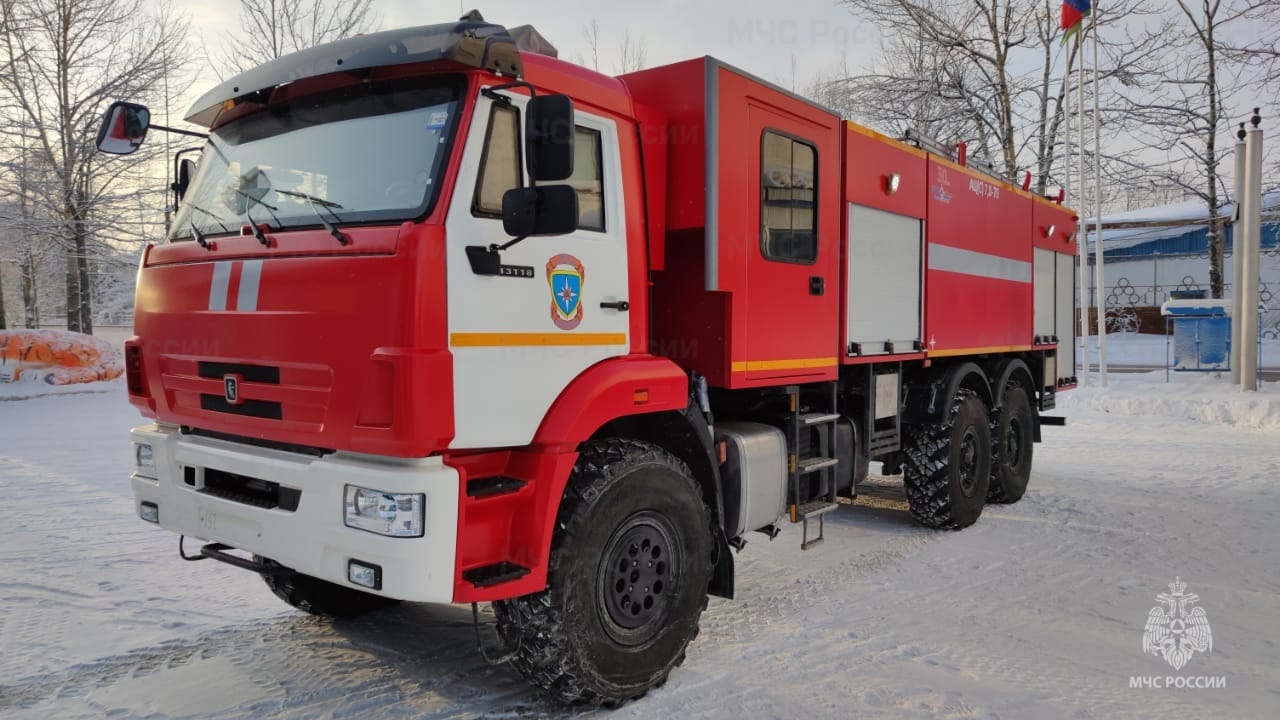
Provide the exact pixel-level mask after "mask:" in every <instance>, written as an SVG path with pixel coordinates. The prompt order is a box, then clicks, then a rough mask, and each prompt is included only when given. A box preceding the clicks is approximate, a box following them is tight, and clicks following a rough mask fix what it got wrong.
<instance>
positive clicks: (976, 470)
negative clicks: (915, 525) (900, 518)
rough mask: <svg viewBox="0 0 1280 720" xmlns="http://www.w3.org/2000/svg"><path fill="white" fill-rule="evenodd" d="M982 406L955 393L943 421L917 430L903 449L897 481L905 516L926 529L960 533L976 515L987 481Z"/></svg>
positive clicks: (987, 431)
mask: <svg viewBox="0 0 1280 720" xmlns="http://www.w3.org/2000/svg"><path fill="white" fill-rule="evenodd" d="M987 414H988V413H987V407H986V405H984V404H983V402H982V399H981V398H979V397H978V396H977V394H975V393H974V392H972V391H970V390H963V389H962V390H957V391H956V396H955V398H954V399H953V400H952V403H951V410H950V412H949V413H948V415H947V419H946V420H944V421H943V422H940V423H937V424H934V425H920V426H916V427H914V428H912V429H911V431H910V432H908V433H907V438H906V442H905V443H904V444H903V455H904V462H903V466H902V470H903V476H904V477H903V482H904V484H905V486H906V490H907V504H908V506H909V507H910V508H911V515H912V516H913V517H914V518H915V519H916V520H917V521H918V522H919V523H920V524H921V525H924V526H926V527H931V528H963V527H968V526H969V525H972V524H973V523H974V522H976V521H977V520H978V517H979V516H980V515H982V508H983V507H984V506H985V505H986V500H987V492H988V488H989V486H990V482H991V427H990V422H989V420H988V417H987Z"/></svg>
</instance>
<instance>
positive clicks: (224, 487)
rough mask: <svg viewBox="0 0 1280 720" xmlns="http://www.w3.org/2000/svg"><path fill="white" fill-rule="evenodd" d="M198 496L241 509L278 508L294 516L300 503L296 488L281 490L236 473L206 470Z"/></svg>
mask: <svg viewBox="0 0 1280 720" xmlns="http://www.w3.org/2000/svg"><path fill="white" fill-rule="evenodd" d="M200 492H201V493H203V494H205V495H212V496H213V497H217V498H222V499H223V500H230V501H231V502H236V503H240V504H241V505H252V506H254V507H260V508H264V509H266V510H272V509H275V508H279V509H281V510H287V511H289V512H294V511H295V510H297V509H298V502H299V501H300V500H301V499H302V491H301V490H298V489H296V488H290V487H281V486H280V484H279V483H274V482H271V481H270V480H260V479H258V478H251V477H246V476H244V475H237V474H235V473H229V472H225V471H223V470H215V469H213V468H205V471H204V487H202V488H200Z"/></svg>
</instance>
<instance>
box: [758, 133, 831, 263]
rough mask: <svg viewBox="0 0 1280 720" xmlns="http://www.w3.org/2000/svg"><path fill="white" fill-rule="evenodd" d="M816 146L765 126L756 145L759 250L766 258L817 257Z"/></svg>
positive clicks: (799, 260)
mask: <svg viewBox="0 0 1280 720" xmlns="http://www.w3.org/2000/svg"><path fill="white" fill-rule="evenodd" d="M816 170H817V150H815V149H814V147H813V146H812V145H809V144H807V143H803V142H801V141H799V140H795V139H793V138H790V137H787V136H786V135H782V134H781V133H776V132H770V131H765V133H764V136H763V139H762V141H761V148H760V173H761V187H760V224H761V237H760V250H761V252H762V253H764V256H765V258H766V259H768V260H775V261H778V262H789V263H801V264H810V263H813V262H814V261H816V260H817V259H818V214H817V212H816V211H817V183H816V177H817V175H816Z"/></svg>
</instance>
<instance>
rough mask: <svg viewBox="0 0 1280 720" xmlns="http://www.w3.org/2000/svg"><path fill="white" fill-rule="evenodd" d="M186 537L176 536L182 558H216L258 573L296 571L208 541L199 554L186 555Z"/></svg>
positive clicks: (189, 559) (191, 560) (269, 573)
mask: <svg viewBox="0 0 1280 720" xmlns="http://www.w3.org/2000/svg"><path fill="white" fill-rule="evenodd" d="M186 539H187V537H186V536H185V535H183V536H180V537H179V538H178V556H179V557H181V558H182V559H183V560H187V561H190V562H195V561H197V560H217V561H218V562H224V563H226V564H228V565H231V566H233V567H238V568H240V569H242V570H249V571H251V572H256V573H258V574H259V575H296V574H297V571H295V570H294V569H293V568H287V567H284V566H283V565H278V564H276V563H273V562H264V561H262V560H254V559H252V558H243V557H240V556H239V555H232V554H231V553H230V552H229V551H231V550H234V549H235V548H233V547H231V546H230V545H224V544H222V543H209V544H208V545H205V546H203V547H201V548H200V554H199V555H188V554H187V551H186V548H185V547H184V545H185V543H186Z"/></svg>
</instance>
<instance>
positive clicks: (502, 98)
mask: <svg viewBox="0 0 1280 720" xmlns="http://www.w3.org/2000/svg"><path fill="white" fill-rule="evenodd" d="M518 87H519V88H524V89H525V90H528V91H529V97H531V98H533V97H537V96H538V91H537V90H535V89H534V87H533V85H532V84H530V83H527V82H525V81H524V80H517V81H515V82H509V83H507V84H506V85H495V86H493V87H487V88H485V89H484V90H481V91H480V94H481V95H484V96H485V97H487V98H489V99H490V100H496V101H497V102H501V103H507V104H510V103H511V98H509V97H507V96H506V95H503V94H502V93H501V92H500V91H501V90H510V89H512V88H518Z"/></svg>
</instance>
